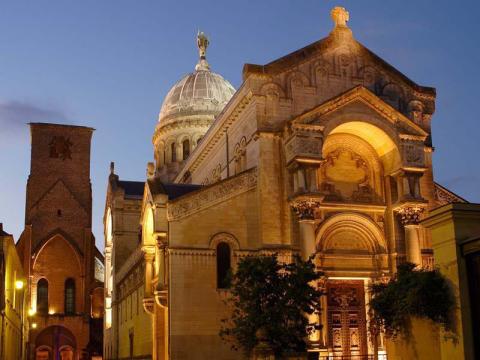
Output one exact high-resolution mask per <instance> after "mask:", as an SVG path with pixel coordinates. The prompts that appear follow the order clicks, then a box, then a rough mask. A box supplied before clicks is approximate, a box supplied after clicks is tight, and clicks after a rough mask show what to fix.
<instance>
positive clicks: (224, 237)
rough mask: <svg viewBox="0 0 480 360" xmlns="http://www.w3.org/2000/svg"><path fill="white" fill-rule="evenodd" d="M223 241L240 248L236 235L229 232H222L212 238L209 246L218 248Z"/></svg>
mask: <svg viewBox="0 0 480 360" xmlns="http://www.w3.org/2000/svg"><path fill="white" fill-rule="evenodd" d="M221 242H224V243H227V244H228V245H230V247H231V248H232V249H233V250H238V249H240V244H239V242H238V240H237V238H236V237H235V236H233V235H232V234H229V233H227V232H220V233H217V234H215V235H213V236H212V237H211V238H210V243H209V247H210V248H211V249H216V248H217V245H218V244H220V243H221Z"/></svg>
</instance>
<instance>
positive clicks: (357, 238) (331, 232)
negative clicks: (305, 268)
mask: <svg viewBox="0 0 480 360" xmlns="http://www.w3.org/2000/svg"><path fill="white" fill-rule="evenodd" d="M342 239H344V242H343V243H342ZM316 247H317V252H319V253H323V254H329V253H330V254H343V255H348V254H349V255H353V256H355V255H378V254H385V253H386V252H387V243H386V241H385V237H384V234H383V231H382V230H381V229H380V228H379V227H378V225H377V224H375V223H374V222H373V221H372V220H371V219H369V218H368V217H367V216H365V215H361V214H357V213H341V214H337V215H334V216H332V217H330V218H328V219H327V220H325V221H324V222H323V223H322V224H321V225H320V228H319V229H318V232H317V236H316Z"/></svg>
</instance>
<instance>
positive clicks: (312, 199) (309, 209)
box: [290, 194, 323, 221]
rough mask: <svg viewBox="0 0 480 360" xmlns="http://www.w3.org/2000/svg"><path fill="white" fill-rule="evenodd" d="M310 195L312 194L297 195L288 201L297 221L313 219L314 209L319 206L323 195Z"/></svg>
mask: <svg viewBox="0 0 480 360" xmlns="http://www.w3.org/2000/svg"><path fill="white" fill-rule="evenodd" d="M311 195H312V196H308V195H301V196H297V197H295V198H294V199H292V200H291V201H290V206H291V207H292V210H293V211H294V212H295V214H296V215H297V217H298V220H299V221H308V220H310V221H312V220H314V219H315V209H317V208H318V207H319V206H320V204H321V201H322V200H323V196H321V195H320V194H311Z"/></svg>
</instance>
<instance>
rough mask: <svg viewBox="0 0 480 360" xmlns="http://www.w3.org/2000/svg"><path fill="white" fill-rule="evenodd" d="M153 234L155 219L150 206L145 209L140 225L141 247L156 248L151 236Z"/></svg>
mask: <svg viewBox="0 0 480 360" xmlns="http://www.w3.org/2000/svg"><path fill="white" fill-rule="evenodd" d="M154 232H155V217H154V214H153V209H152V207H151V206H150V205H147V207H146V208H145V212H144V216H143V224H142V244H143V246H156V241H155V238H154V236H153V234H154Z"/></svg>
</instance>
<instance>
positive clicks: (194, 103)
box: [158, 33, 235, 126]
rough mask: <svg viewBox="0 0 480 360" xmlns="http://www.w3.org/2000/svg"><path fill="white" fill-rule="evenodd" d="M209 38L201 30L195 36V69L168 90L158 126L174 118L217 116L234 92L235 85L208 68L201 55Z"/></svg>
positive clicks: (203, 53) (203, 56)
mask: <svg viewBox="0 0 480 360" xmlns="http://www.w3.org/2000/svg"><path fill="white" fill-rule="evenodd" d="M208 44H209V41H208V39H207V37H206V36H205V34H204V33H199V34H198V36H197V46H198V50H199V55H200V59H199V61H198V64H197V66H196V67H195V71H194V72H193V73H190V74H187V75H186V76H184V77H183V78H182V79H181V80H180V81H179V82H177V83H176V84H175V85H173V87H172V88H171V89H170V91H169V92H168V94H167V96H166V97H165V100H164V101H163V104H162V108H161V109H160V114H159V116H158V121H159V122H160V124H159V125H160V126H162V124H163V123H166V122H170V121H169V120H173V119H175V118H178V117H185V116H186V117H190V116H198V115H210V116H213V117H215V116H216V115H218V114H219V113H220V112H221V111H222V110H223V108H224V107H225V105H226V104H227V102H228V101H229V100H230V98H231V97H232V96H233V94H234V93H235V88H234V87H233V86H232V84H230V83H229V82H228V81H227V80H225V79H224V78H223V77H222V76H221V75H219V74H216V73H214V72H212V71H210V66H209V65H208V62H207V60H206V57H205V54H206V50H207V46H208Z"/></svg>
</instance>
